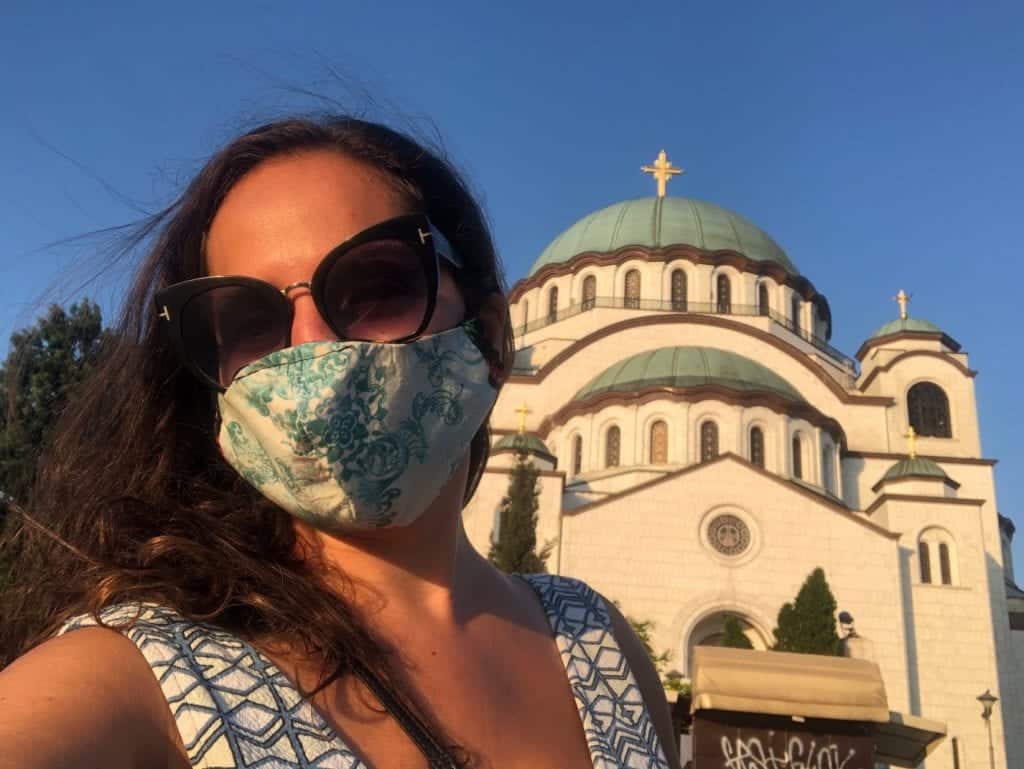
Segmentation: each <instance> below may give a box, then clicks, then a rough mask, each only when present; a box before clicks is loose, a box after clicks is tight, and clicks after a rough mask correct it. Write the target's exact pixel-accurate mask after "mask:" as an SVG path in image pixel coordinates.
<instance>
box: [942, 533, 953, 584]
mask: <svg viewBox="0 0 1024 769" xmlns="http://www.w3.org/2000/svg"><path fill="white" fill-rule="evenodd" d="M939 574H940V575H941V577H942V584H943V585H952V584H953V572H952V569H950V566H949V545H947V544H946V543H945V542H940V543H939Z"/></svg>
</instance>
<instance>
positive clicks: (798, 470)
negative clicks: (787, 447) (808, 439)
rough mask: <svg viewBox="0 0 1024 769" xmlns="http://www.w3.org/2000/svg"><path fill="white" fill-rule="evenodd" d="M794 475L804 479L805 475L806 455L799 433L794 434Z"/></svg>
mask: <svg viewBox="0 0 1024 769" xmlns="http://www.w3.org/2000/svg"><path fill="white" fill-rule="evenodd" d="M793 477H794V478H800V479H803V477H804V456H803V441H801V440H800V436H799V435H794V436H793Z"/></svg>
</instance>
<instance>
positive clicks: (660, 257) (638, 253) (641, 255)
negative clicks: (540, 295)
mask: <svg viewBox="0 0 1024 769" xmlns="http://www.w3.org/2000/svg"><path fill="white" fill-rule="evenodd" d="M631 259H640V260H642V261H646V262H671V261H675V260H677V259H683V260H686V261H688V262H691V263H693V264H706V265H710V266H712V267H719V266H729V267H734V268H735V269H737V270H739V271H740V272H747V273H751V274H753V275H765V276H767V277H770V278H772V279H773V280H775V281H776V282H777V283H780V284H782V285H785V286H789V287H790V288H792V289H793V290H794V291H796V292H797V293H798V294H800V295H801V296H802V297H803V298H804V299H805V300H806V301H812V300H813V299H814V298H815V297H822V298H824V297H823V296H822V295H821V294H819V293H818V290H817V289H815V288H814V284H813V283H811V281H809V280H808V279H807V278H805V277H804V276H802V275H792V274H791V273H789V272H787V271H786V269H785V268H784V267H783V266H782V265H780V264H779V263H778V262H771V261H759V260H757V259H751V258H749V257H747V256H744V255H743V254H741V253H740V252H739V251H732V250H729V249H723V250H719V251H709V250H707V249H703V248H698V247H697V246H688V245H672V246H665V247H663V248H650V247H647V246H623V247H622V248H618V249H616V250H615V251H611V252H607V253H601V252H598V251H584V252H583V253H581V254H577V255H576V256H574V257H573V258H572V259H570V260H569V261H567V262H560V263H558V264H547V265H544V266H543V267H542V268H541V269H539V270H537V272H535V273H534V274H533V275H528V276H527V277H525V278H522V279H520V280H518V281H516V283H515V285H513V286H512V290H511V291H509V295H508V300H509V303H511V302H517V301H519V298H520V297H521V296H522V295H523V294H524V293H526V292H527V291H529V290H530V289H532V288H536V287H538V286H541V285H543V284H544V283H545V282H546V281H548V280H549V279H551V278H554V277H558V276H560V275H575V274H576V273H578V272H580V271H581V270H583V269H584V268H586V267H592V266H597V267H612V266H616V265H619V264H622V263H623V262H626V261H629V260H631Z"/></svg>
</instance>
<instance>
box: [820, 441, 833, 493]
mask: <svg viewBox="0 0 1024 769" xmlns="http://www.w3.org/2000/svg"><path fill="white" fill-rule="evenodd" d="M821 475H822V479H823V480H824V486H825V491H827V492H828V493H829V494H832V495H835V493H836V468H835V450H834V449H833V448H832V444H830V443H826V444H825V445H824V446H823V447H822V449H821Z"/></svg>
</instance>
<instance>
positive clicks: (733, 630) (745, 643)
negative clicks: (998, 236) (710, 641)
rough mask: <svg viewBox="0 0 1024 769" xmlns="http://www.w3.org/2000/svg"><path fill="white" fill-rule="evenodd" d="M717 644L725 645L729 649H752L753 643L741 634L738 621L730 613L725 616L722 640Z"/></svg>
mask: <svg viewBox="0 0 1024 769" xmlns="http://www.w3.org/2000/svg"><path fill="white" fill-rule="evenodd" d="M718 645H719V646H726V647H728V648H730V649H753V648H754V644H752V643H750V639H749V638H747V637H746V636H745V635H744V634H743V628H741V627H740V621H739V620H738V619H736V618H735V617H734V616H732V615H731V614H728V615H726V617H725V626H724V628H723V632H722V640H721V642H720V643H719V644H718Z"/></svg>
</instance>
